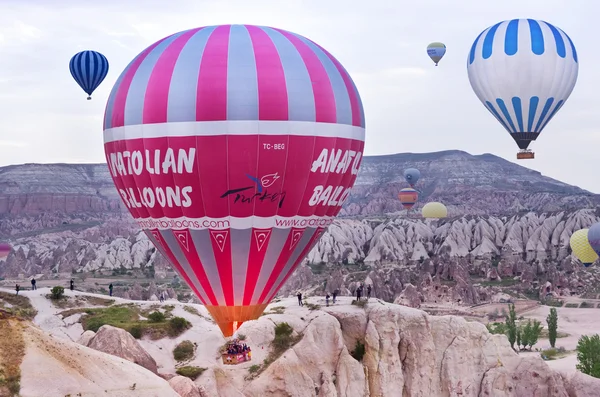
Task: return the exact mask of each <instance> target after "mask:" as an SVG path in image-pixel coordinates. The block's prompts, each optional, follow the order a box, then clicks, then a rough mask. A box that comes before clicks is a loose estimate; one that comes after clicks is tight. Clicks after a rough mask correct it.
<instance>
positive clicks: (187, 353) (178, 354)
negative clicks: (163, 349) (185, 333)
mask: <svg viewBox="0 0 600 397" xmlns="http://www.w3.org/2000/svg"><path fill="white" fill-rule="evenodd" d="M195 349H196V346H194V344H193V343H192V342H191V341H189V340H184V341H183V342H181V343H180V344H178V345H177V346H175V349H173V358H175V360H177V361H186V360H191V359H192V358H193V357H194V351H195Z"/></svg>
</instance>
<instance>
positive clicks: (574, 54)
mask: <svg viewBox="0 0 600 397" xmlns="http://www.w3.org/2000/svg"><path fill="white" fill-rule="evenodd" d="M563 34H564V35H565V36H567V40H569V43H570V44H571V50H572V51H573V59H574V60H575V62H578V61H577V50H576V49H575V44H573V42H572V41H571V38H570V37H569V35H568V34H566V33H565V32H563Z"/></svg>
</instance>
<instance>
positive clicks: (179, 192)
mask: <svg viewBox="0 0 600 397" xmlns="http://www.w3.org/2000/svg"><path fill="white" fill-rule="evenodd" d="M104 123H105V124H104V142H105V145H104V149H105V152H106V158H107V161H108V165H109V169H110V172H111V176H112V177H113V181H114V183H115V185H116V187H117V189H118V191H119V192H120V195H121V196H122V198H123V201H124V203H125V204H126V206H127V207H128V208H129V210H130V212H131V214H132V215H133V217H134V218H135V219H136V220H137V222H138V224H139V225H140V227H141V228H142V229H143V230H144V231H145V232H146V234H147V235H148V237H149V238H150V239H151V240H152V242H153V243H154V244H155V245H156V247H157V248H158V249H159V250H160V251H161V252H162V254H163V255H164V256H165V257H166V258H168V260H169V262H170V263H171V264H172V265H173V267H174V268H175V269H176V270H177V271H178V272H179V273H180V274H181V276H182V277H183V279H185V281H186V282H187V283H188V285H189V286H190V287H191V288H192V289H193V290H194V291H195V293H196V294H197V296H198V298H199V299H200V300H201V301H202V303H203V304H204V305H205V307H206V308H207V310H208V311H209V312H210V314H211V315H212V317H213V318H214V319H215V321H216V323H217V324H218V325H219V327H220V328H221V331H222V332H223V334H224V335H225V336H231V335H232V334H233V333H234V332H235V331H236V330H237V328H238V327H239V326H240V325H241V324H242V323H243V322H244V321H249V320H253V319H257V318H258V317H259V316H260V315H261V314H262V312H263V311H264V309H265V307H266V306H267V305H268V304H269V302H270V301H271V299H272V298H273V297H274V296H275V294H276V293H277V292H278V291H279V289H280V288H281V286H282V285H283V284H284V283H285V282H286V280H287V279H288V278H289V277H290V276H291V274H292V273H293V272H294V270H295V269H296V267H297V266H298V265H299V264H300V262H301V261H302V260H303V259H304V257H305V256H306V255H307V254H308V252H309V251H310V250H311V248H312V247H313V246H314V245H315V244H316V243H317V241H318V240H319V237H320V236H321V234H322V233H323V231H324V230H325V229H326V228H327V226H329V225H330V224H331V223H332V222H333V219H334V217H335V216H336V215H337V214H338V212H339V211H340V209H341V208H342V204H343V203H344V202H345V201H346V199H347V198H348V196H349V194H350V189H351V188H352V186H353V185H354V181H355V179H356V175H357V173H358V170H359V166H360V163H361V158H362V153H363V147H364V139H365V117H364V113H363V107H362V102H361V99H360V96H359V94H358V90H357V88H356V86H355V85H354V83H353V81H352V79H351V78H350V75H349V74H348V72H347V71H346V70H345V69H344V67H343V66H342V65H341V64H340V63H339V62H338V61H337V60H336V59H335V58H334V57H333V56H332V55H331V54H329V53H328V52H327V51H326V50H324V49H323V48H322V47H320V46H319V45H317V44H315V43H314V42H312V41H311V40H309V39H307V38H305V37H302V36H300V35H298V34H295V33H290V32H287V31H285V30H281V29H275V28H270V27H264V26H252V25H220V26H208V27H202V28H197V29H191V30H187V31H183V32H179V33H175V34H173V35H171V36H168V37H166V38H164V39H162V40H160V41H158V42H156V43H155V44H152V45H151V46H150V47H148V48H147V49H145V50H144V51H142V52H141V53H140V54H139V55H138V56H137V57H136V58H135V59H134V60H133V61H132V62H131V63H130V64H129V65H128V66H127V67H126V68H125V70H124V71H123V73H122V74H121V76H120V77H119V79H118V80H117V82H116V84H115V86H114V88H113V90H112V92H111V94H110V97H109V99H108V104H107V107H106V113H105V119H104Z"/></svg>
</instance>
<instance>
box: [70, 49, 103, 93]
mask: <svg viewBox="0 0 600 397" xmlns="http://www.w3.org/2000/svg"><path fill="white" fill-rule="evenodd" d="M69 70H70V71H71V76H73V78H74V79H75V81H76V82H77V84H79V86H80V87H81V88H82V89H83V91H84V92H85V93H86V94H88V98H87V99H88V100H90V99H92V92H94V90H95V89H96V88H98V86H99V85H100V83H102V81H103V80H104V78H105V77H106V75H107V74H108V60H107V59H106V57H105V56H104V55H102V54H100V53H99V52H96V51H90V50H86V51H81V52H78V53H77V54H75V55H73V58H71V61H70V62H69Z"/></svg>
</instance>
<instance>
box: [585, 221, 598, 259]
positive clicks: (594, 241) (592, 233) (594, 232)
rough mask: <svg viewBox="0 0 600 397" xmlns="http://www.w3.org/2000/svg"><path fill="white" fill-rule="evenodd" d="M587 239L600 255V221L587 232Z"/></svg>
mask: <svg viewBox="0 0 600 397" xmlns="http://www.w3.org/2000/svg"><path fill="white" fill-rule="evenodd" d="M587 240H588V243H590V246H591V247H592V249H593V250H594V252H596V254H597V255H600V223H595V224H593V225H592V227H590V229H589V230H588V232H587Z"/></svg>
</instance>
